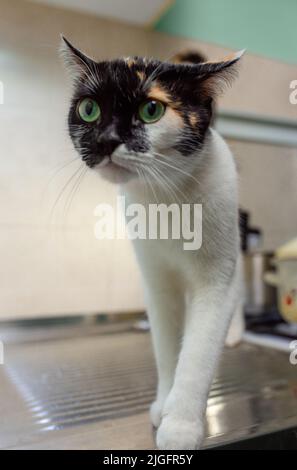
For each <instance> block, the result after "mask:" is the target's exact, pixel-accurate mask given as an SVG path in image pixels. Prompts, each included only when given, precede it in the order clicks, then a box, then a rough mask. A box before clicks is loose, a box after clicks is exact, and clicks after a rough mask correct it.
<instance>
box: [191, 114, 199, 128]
mask: <svg viewBox="0 0 297 470" xmlns="http://www.w3.org/2000/svg"><path fill="white" fill-rule="evenodd" d="M189 121H190V124H191V126H192V127H195V126H196V125H197V122H198V116H197V114H195V113H190V115H189Z"/></svg>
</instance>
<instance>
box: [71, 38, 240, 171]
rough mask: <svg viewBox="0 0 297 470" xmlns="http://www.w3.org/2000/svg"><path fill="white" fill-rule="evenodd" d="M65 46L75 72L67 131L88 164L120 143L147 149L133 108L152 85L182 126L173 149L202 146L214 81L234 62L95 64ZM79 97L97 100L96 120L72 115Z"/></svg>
mask: <svg viewBox="0 0 297 470" xmlns="http://www.w3.org/2000/svg"><path fill="white" fill-rule="evenodd" d="M65 42H66V45H67V46H68V48H69V54H70V56H71V57H70V60H71V61H72V63H73V62H76V66H77V68H79V69H80V74H79V77H78V79H76V81H75V90H74V95H73V98H72V102H71V106H70V111H69V117H68V122H69V132H70V136H71V138H72V140H73V142H74V145H75V147H76V149H77V150H78V151H79V152H80V154H81V156H82V158H83V160H84V161H85V162H86V163H87V165H88V166H90V167H93V166H94V165H96V164H97V163H100V161H101V160H102V159H103V158H104V157H105V156H107V155H111V153H112V151H113V150H114V149H115V148H116V147H117V146H118V145H120V144H122V143H123V144H126V147H127V149H128V150H129V151H131V152H136V153H144V152H148V151H149V150H150V147H151V143H150V142H149V139H148V135H147V131H146V128H147V126H146V125H145V124H144V123H143V122H142V121H141V120H140V118H139V116H138V110H139V106H140V104H141V103H142V102H143V101H145V100H146V99H148V96H149V95H150V90H151V89H152V87H158V88H159V89H160V90H161V91H162V92H163V93H164V96H165V99H164V100H165V101H166V105H167V106H170V107H172V108H173V110H174V111H175V112H176V113H178V115H179V116H180V117H181V122H182V123H183V125H182V126H181V128H180V129H179V139H178V141H177V142H175V143H174V147H175V149H177V150H178V151H179V152H180V153H181V155H182V156H187V155H191V154H192V153H194V152H196V151H197V150H198V149H200V148H201V147H202V146H203V142H204V139H205V135H206V132H207V129H208V127H209V124H210V121H211V116H212V101H213V97H214V95H215V80H216V77H218V79H222V78H223V79H224V78H225V69H227V68H228V67H229V66H230V65H233V63H235V61H232V60H230V61H229V62H218V63H202V64H200V63H198V64H195V65H190V64H174V63H168V62H160V61H158V60H147V59H144V58H139V57H134V58H131V59H118V60H112V61H103V62H95V61H93V60H92V59H90V58H88V57H87V56H85V55H84V54H82V53H81V52H80V51H78V50H77V49H75V48H74V47H73V46H72V45H71V44H70V43H68V41H66V40H65ZM188 59H189V58H188ZM237 60H238V59H237ZM85 97H89V98H92V99H94V100H96V101H97V102H98V104H99V106H100V108H101V112H102V118H101V119H100V121H99V122H97V121H96V122H95V123H90V124H88V123H85V122H83V121H82V120H81V119H80V117H79V116H78V113H77V106H78V103H79V101H80V100H81V99H83V98H85Z"/></svg>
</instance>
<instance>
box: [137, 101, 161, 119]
mask: <svg viewBox="0 0 297 470" xmlns="http://www.w3.org/2000/svg"><path fill="white" fill-rule="evenodd" d="M164 113H165V105H164V104H163V103H161V101H156V100H150V101H145V102H144V103H142V104H141V105H140V107H139V117H140V119H141V120H142V121H143V122H145V123H146V124H151V123H153V122H157V121H159V119H161V117H162V116H163V114H164Z"/></svg>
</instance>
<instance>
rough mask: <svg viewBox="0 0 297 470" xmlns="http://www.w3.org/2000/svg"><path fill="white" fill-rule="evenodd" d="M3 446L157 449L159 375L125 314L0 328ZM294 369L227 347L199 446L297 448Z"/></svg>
mask: <svg viewBox="0 0 297 470" xmlns="http://www.w3.org/2000/svg"><path fill="white" fill-rule="evenodd" d="M0 339H1V340H2V341H3V342H4V344H5V364H4V365H2V366H0V390H1V401H0V414H1V424H0V448H2V449H153V448H154V439H153V433H152V429H151V425H150V423H149V417H148V407H149V403H150V402H151V401H152V400H153V398H154V393H155V386H156V372H155V367H154V360H153V354H152V349H151V341H150V335H149V333H148V332H141V331H137V330H135V328H134V325H133V323H131V321H126V322H123V321H121V322H112V323H111V324H110V323H109V322H108V321H107V322H106V324H105V323H104V322H103V323H99V324H98V323H94V324H90V323H87V324H85V323H84V322H82V323H77V324H71V323H70V324H69V322H68V324H67V323H66V324H63V323H61V324H60V325H59V326H47V328H45V326H44V324H41V325H39V324H38V323H37V324H33V325H30V326H26V324H22V325H17V326H16V325H9V326H6V327H4V326H2V327H1V325H0ZM296 429H297V366H294V365H291V364H290V362H289V355H288V354H286V353H282V352H279V351H274V350H272V349H268V348H263V347H259V346H254V345H249V344H245V343H242V344H241V345H240V346H238V347H236V348H233V349H225V350H224V353H223V355H222V358H221V361H220V365H219V367H218V370H217V373H216V377H215V379H214V382H213V386H212V389H211V393H210V396H209V400H208V408H207V436H206V439H205V442H204V448H217V447H220V446H224V447H226V446H227V447H228V446H229V448H287V447H290V448H296V449H297V437H296V435H297V434H296V432H295V430H296Z"/></svg>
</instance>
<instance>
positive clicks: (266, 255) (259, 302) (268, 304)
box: [244, 252, 277, 315]
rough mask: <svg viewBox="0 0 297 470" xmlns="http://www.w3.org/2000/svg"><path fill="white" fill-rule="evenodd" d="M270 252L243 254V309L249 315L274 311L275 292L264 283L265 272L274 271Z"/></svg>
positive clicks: (273, 288) (271, 286) (272, 287)
mask: <svg viewBox="0 0 297 470" xmlns="http://www.w3.org/2000/svg"><path fill="white" fill-rule="evenodd" d="M273 256H274V254H273V253H272V252H255V253H246V254H244V280H245V309H246V312H247V313H249V314H254V315H258V314H262V313H266V312H270V311H273V310H275V308H276V305H277V290H276V288H275V286H273V285H269V284H267V283H266V282H265V281H264V274H265V272H267V271H274V269H275V268H274V265H273Z"/></svg>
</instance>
